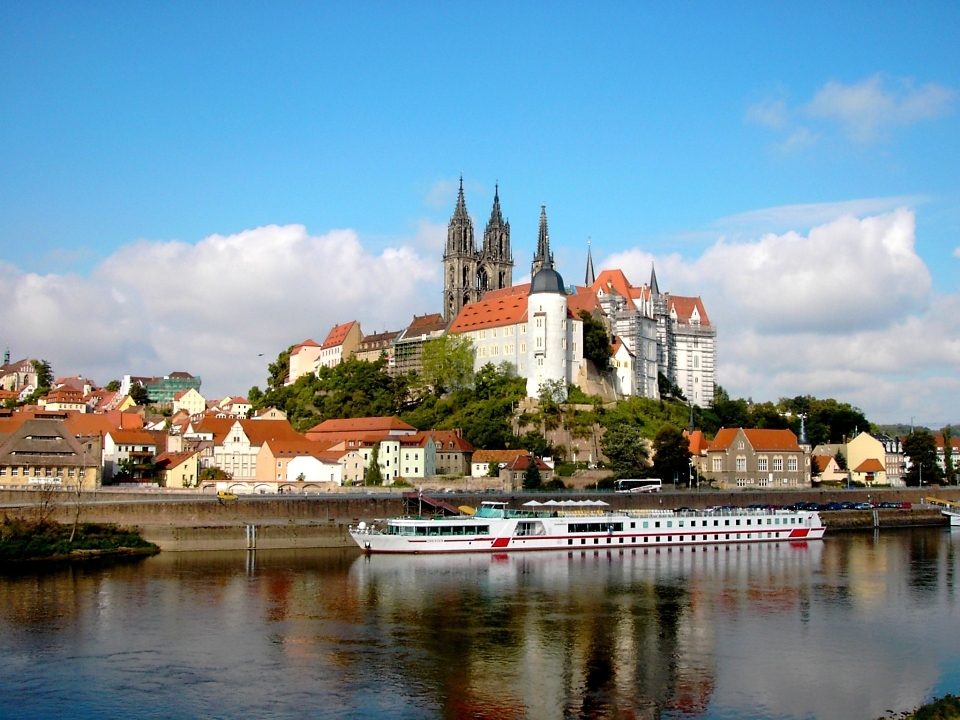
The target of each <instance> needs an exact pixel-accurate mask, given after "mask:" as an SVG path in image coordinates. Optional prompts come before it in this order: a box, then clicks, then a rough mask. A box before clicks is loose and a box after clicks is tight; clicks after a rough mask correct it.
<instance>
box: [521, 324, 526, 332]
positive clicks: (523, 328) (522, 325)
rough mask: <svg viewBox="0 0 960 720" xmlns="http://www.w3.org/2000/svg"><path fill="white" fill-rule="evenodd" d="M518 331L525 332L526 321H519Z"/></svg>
mask: <svg viewBox="0 0 960 720" xmlns="http://www.w3.org/2000/svg"><path fill="white" fill-rule="evenodd" d="M520 332H521V333H526V332H527V324H526V323H520Z"/></svg>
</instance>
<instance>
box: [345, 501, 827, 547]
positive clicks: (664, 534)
mask: <svg viewBox="0 0 960 720" xmlns="http://www.w3.org/2000/svg"><path fill="white" fill-rule="evenodd" d="M598 503H599V505H606V503H603V502H601V501H599V500H596V501H593V500H584V501H579V502H578V501H566V502H565V503H562V504H555V505H554V507H555V508H556V509H552V508H551V509H550V510H546V511H545V510H543V509H542V508H543V506H542V505H540V504H539V503H537V505H538V506H540V507H537V508H536V509H530V510H511V509H508V508H507V505H506V503H504V502H484V503H482V504H481V506H480V508H479V510H477V512H476V513H475V514H474V515H467V514H464V515H456V516H452V517H438V518H432V519H431V518H420V517H417V518H413V517H403V518H392V519H390V520H387V521H386V524H385V525H384V526H382V527H378V526H376V525H372V526H368V525H366V524H365V523H360V524H359V525H357V526H351V527H350V536H351V537H352V538H353V539H354V541H355V542H356V543H357V545H359V546H360V547H361V548H362V549H363V550H365V551H366V552H369V553H456V552H468V553H469V552H493V553H503V552H512V551H520V550H559V549H566V550H573V549H578V550H586V549H615V548H616V549H625V548H638V547H644V548H649V547H662V546H680V547H685V546H695V545H703V544H716V543H720V544H726V543H744V542H749V543H754V542H776V541H782V540H818V539H820V538H822V537H823V532H824V526H823V523H822V522H821V521H820V516H819V515H818V514H817V513H816V512H814V511H809V510H798V511H793V510H763V509H748V508H715V509H712V510H700V511H694V510H687V511H674V510H602V509H600V507H599V505H598ZM528 505H529V503H528Z"/></svg>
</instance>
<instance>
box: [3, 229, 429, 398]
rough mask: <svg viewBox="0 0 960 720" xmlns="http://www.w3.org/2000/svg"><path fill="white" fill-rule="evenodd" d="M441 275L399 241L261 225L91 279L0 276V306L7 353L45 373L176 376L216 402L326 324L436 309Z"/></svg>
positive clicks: (122, 260)
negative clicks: (49, 369) (198, 385)
mask: <svg viewBox="0 0 960 720" xmlns="http://www.w3.org/2000/svg"><path fill="white" fill-rule="evenodd" d="M428 235H429V232H428ZM439 275H440V273H439V264H438V263H437V262H436V261H435V260H434V259H433V258H430V259H424V258H423V257H422V256H421V255H420V254H418V253H417V251H416V250H414V249H413V248H412V247H411V246H410V243H407V244H400V245H399V246H398V247H391V248H387V249H384V250H383V251H382V252H380V253H379V254H376V255H375V254H372V253H370V252H369V251H368V250H367V249H365V248H364V246H363V244H362V243H361V241H360V239H359V238H358V236H357V234H356V233H355V232H353V231H352V230H334V231H331V232H329V233H327V234H326V235H321V236H312V235H309V234H308V233H307V232H306V229H305V228H304V227H303V226H301V225H287V226H276V225H273V226H268V227H261V228H257V229H255V230H247V231H244V232H241V233H238V234H236V235H230V236H221V235H213V236H211V237H208V238H206V239H204V240H201V241H200V242H198V243H196V244H189V243H183V242H177V241H163V242H155V241H145V240H143V241H138V242H135V243H131V244H129V245H127V246H124V247H122V248H121V249H119V250H118V251H117V252H116V253H114V254H113V255H111V256H110V257H108V258H106V259H105V260H104V261H103V262H101V263H100V264H99V265H98V266H97V267H96V268H94V270H93V271H92V272H91V273H90V275H89V276H80V275H72V274H70V275H58V274H48V275H38V274H33V273H23V272H21V271H20V270H19V269H17V268H15V267H13V266H11V265H9V264H4V265H0V304H2V305H3V306H4V307H5V308H6V313H5V319H4V331H5V332H4V334H5V335H6V336H7V338H9V341H10V344H11V346H12V347H13V348H14V354H17V355H25V354H29V355H30V356H33V357H38V356H39V357H44V358H46V359H48V360H50V361H51V362H52V364H53V366H54V370H55V371H56V372H57V373H63V374H66V373H74V372H82V373H85V374H88V375H91V376H93V378H94V379H95V380H98V381H100V382H106V380H109V379H111V378H116V377H119V376H121V375H123V374H126V373H129V374H135V375H136V374H166V373H169V372H171V371H173V370H186V371H189V372H192V373H195V374H199V375H201V376H202V377H203V380H204V384H203V389H204V391H207V392H210V393H211V394H213V395H214V396H216V395H222V394H227V393H237V392H246V390H247V389H248V388H249V387H250V386H251V385H253V384H261V385H262V383H263V380H264V377H265V375H266V364H267V362H270V361H272V360H273V359H274V358H275V357H276V355H277V353H278V352H279V351H280V350H282V349H285V348H286V347H287V346H289V345H291V344H294V343H296V342H299V341H301V340H304V339H306V338H308V337H312V338H314V339H315V340H317V341H318V342H320V341H322V340H323V337H324V336H325V335H326V333H327V332H328V330H329V329H330V327H331V326H332V325H334V324H336V323H340V322H344V321H347V320H352V319H356V320H360V321H361V324H362V325H363V326H364V330H365V331H366V332H373V331H378V330H384V329H398V328H400V327H402V326H405V325H406V324H407V323H409V321H410V318H411V316H412V314H413V313H414V312H417V313H423V312H430V311H436V310H437V307H436V306H437V305H438V298H439V296H440V287H439V285H438V282H439ZM260 353H263V357H259V354H260Z"/></svg>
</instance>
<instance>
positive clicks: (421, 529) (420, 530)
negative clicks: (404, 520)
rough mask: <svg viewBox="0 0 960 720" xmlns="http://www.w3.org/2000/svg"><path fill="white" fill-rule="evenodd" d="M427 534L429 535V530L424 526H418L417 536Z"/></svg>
mask: <svg viewBox="0 0 960 720" xmlns="http://www.w3.org/2000/svg"><path fill="white" fill-rule="evenodd" d="M426 534H427V528H425V527H424V526H423V525H417V535H426Z"/></svg>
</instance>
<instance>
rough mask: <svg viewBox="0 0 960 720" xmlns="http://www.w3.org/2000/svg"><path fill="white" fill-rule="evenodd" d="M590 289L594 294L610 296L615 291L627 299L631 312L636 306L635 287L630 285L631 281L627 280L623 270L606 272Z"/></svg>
mask: <svg viewBox="0 0 960 720" xmlns="http://www.w3.org/2000/svg"><path fill="white" fill-rule="evenodd" d="M590 289H591V290H593V292H594V293H599V292H600V291H603V293H604V294H607V295H609V294H610V290H611V289H612V290H614V291H615V292H616V293H617V295H620V296H621V297H623V298H625V299H626V301H627V307H628V308H630V309H631V310H632V309H634V308H635V307H636V306H635V305H634V303H633V298H634V296H635V294H636V293H635V292H634V287H633V285H631V284H630V281H629V280H627V276H626V275H624V274H623V270H604V271H603V272H601V273H600V274H599V275H598V276H597V279H596V281H595V282H594V283H593V285H591V286H590Z"/></svg>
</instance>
